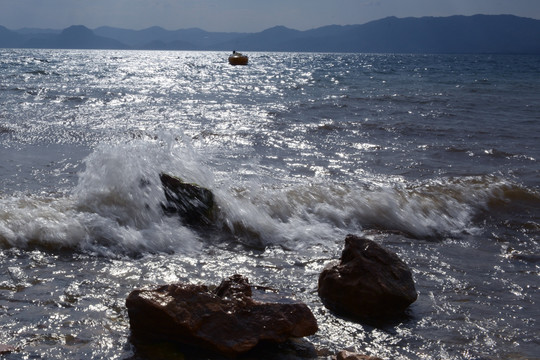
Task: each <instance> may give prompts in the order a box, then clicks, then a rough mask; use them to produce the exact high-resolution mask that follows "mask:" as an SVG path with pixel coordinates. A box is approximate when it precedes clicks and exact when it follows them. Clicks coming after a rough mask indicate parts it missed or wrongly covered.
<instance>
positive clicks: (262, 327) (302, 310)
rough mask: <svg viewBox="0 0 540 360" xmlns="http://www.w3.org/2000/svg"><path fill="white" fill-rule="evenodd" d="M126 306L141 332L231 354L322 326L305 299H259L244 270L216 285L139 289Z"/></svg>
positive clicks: (135, 332) (134, 331) (134, 327)
mask: <svg viewBox="0 0 540 360" xmlns="http://www.w3.org/2000/svg"><path fill="white" fill-rule="evenodd" d="M126 306H127V308H128V314H129V321H130V326H131V331H132V335H133V336H135V337H142V338H145V339H155V340H159V341H163V340H166V341H173V342H177V343H181V344H185V345H188V346H190V347H199V348H202V349H205V350H211V351H213V352H217V353H219V354H222V355H225V356H229V357H234V356H237V355H239V354H242V353H245V352H247V351H249V350H251V349H253V348H254V347H255V346H256V345H257V344H259V343H260V342H261V341H264V342H275V343H281V342H284V341H286V340H288V339H289V338H299V337H304V336H308V335H312V334H314V333H315V332H316V331H317V321H316V319H315V317H314V316H313V314H312V312H311V310H310V309H309V308H308V307H307V306H306V305H305V304H303V303H299V302H293V301H291V300H288V301H285V302H283V303H282V302H261V301H256V300H254V299H253V298H252V287H251V285H250V284H249V282H248V280H247V279H246V278H244V277H242V276H240V275H235V276H232V277H230V278H229V279H227V280H224V281H223V282H222V283H221V284H220V285H219V286H218V287H217V288H216V289H215V290H210V288H209V287H207V286H205V285H193V284H171V285H164V286H161V287H158V288H156V289H151V290H134V291H133V292H131V293H130V294H129V296H128V297H127V299H126Z"/></svg>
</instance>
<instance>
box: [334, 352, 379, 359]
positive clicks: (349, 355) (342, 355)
mask: <svg viewBox="0 0 540 360" xmlns="http://www.w3.org/2000/svg"><path fill="white" fill-rule="evenodd" d="M332 359H333V360H382V359H381V358H379V357H375V356H369V355H363V354H357V353H353V352H350V351H347V350H343V351H340V352H339V353H338V354H337V355H336V356H334V357H333V358H332Z"/></svg>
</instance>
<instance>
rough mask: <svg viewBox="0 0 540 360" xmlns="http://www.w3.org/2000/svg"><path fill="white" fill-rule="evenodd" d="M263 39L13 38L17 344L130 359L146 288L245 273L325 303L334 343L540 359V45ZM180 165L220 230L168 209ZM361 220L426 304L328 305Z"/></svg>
mask: <svg viewBox="0 0 540 360" xmlns="http://www.w3.org/2000/svg"><path fill="white" fill-rule="evenodd" d="M248 55H249V56H250V64H249V65H248V66H240V67H233V66H230V65H229V64H228V63H227V56H228V54H226V53H220V52H159V51H154V52H144V51H82V50H81V51H77V50H31V49H30V50H27V49H25V50H12V49H1V50H0V160H1V161H0V324H1V326H2V332H0V344H10V345H16V346H18V347H20V348H21V351H19V352H14V353H12V354H9V355H5V356H4V357H5V358H6V359H36V358H43V359H127V358H131V357H133V356H134V353H135V349H134V347H133V346H132V345H131V343H130V341H129V323H128V316H127V311H126V309H125V298H126V296H127V294H128V293H129V292H130V291H131V290H133V289H135V288H140V287H143V286H151V285H156V284H163V283H171V282H179V281H181V282H193V283H205V284H217V283H219V282H220V280H221V279H223V278H225V277H228V276H230V275H232V274H235V273H240V274H243V275H245V276H247V277H248V278H249V279H250V282H251V283H254V284H259V285H264V286H269V287H272V288H275V289H278V290H279V291H280V293H281V294H283V295H286V296H290V297H293V298H295V299H298V300H301V301H303V302H305V303H306V304H307V305H308V306H309V307H310V308H311V310H312V311H313V313H314V314H315V316H316V317H317V320H318V323H319V328H320V329H319V331H318V333H317V334H316V335H314V336H311V337H309V338H307V340H308V341H309V342H310V343H312V344H313V346H314V347H315V348H316V349H317V350H319V352H320V353H321V354H324V353H334V352H335V351H337V350H341V349H344V348H348V349H354V350H356V351H358V352H361V353H366V354H370V355H376V356H380V357H382V358H385V359H539V358H540V340H539V339H540V324H539V320H540V306H539V304H540V291H539V284H540V281H539V272H540V237H539V236H540V211H539V210H540V176H539V170H540V164H539V159H540V146H539V145H538V144H540V76H539V74H540V57H534V56H533V57H529V56H502V55H367V54H308V53H251V54H248ZM161 172H166V173H169V174H172V175H176V176H180V177H182V178H183V179H185V180H186V181H188V182H195V183H198V184H200V185H203V186H205V187H207V188H209V189H211V190H212V191H213V192H214V194H215V197H216V202H217V205H218V216H217V219H216V226H215V227H214V228H212V229H208V230H207V231H206V230H201V229H199V230H195V229H193V228H190V227H189V226H185V225H184V224H182V222H181V221H180V220H179V219H176V218H174V217H167V216H165V215H164V214H163V212H162V210H161V203H162V202H163V201H164V198H165V197H164V194H163V190H162V188H161V186H160V182H159V174H160V173H161ZM349 233H353V234H358V235H364V236H367V237H369V238H370V239H372V240H374V241H376V242H378V243H379V244H381V245H382V246H384V247H386V248H388V249H390V250H391V251H394V252H395V253H397V254H398V255H399V256H400V257H401V258H402V259H403V260H404V261H405V262H406V263H407V264H408V265H409V266H410V267H411V269H412V272H413V276H414V280H415V283H416V288H417V291H418V294H419V297H418V300H417V301H416V302H415V303H414V304H413V305H412V306H411V307H410V309H409V310H408V312H407V317H406V318H404V319H402V320H400V321H397V322H396V323H394V324H388V325H385V326H382V327H373V326H370V325H367V324H360V323H355V322H351V321H348V320H347V319H342V318H339V317H336V316H334V315H333V314H332V313H330V312H329V311H327V310H326V309H325V308H324V306H323V305H322V304H321V301H320V299H319V297H318V295H317V279H318V276H319V273H320V271H321V270H322V268H323V267H324V265H325V264H327V263H328V262H329V261H331V260H334V259H337V258H339V256H340V253H341V250H342V249H343V243H344V238H345V236H346V235H347V234H349ZM320 358H321V359H324V358H326V356H325V355H321V356H320Z"/></svg>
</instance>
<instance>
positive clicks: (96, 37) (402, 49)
mask: <svg viewBox="0 0 540 360" xmlns="http://www.w3.org/2000/svg"><path fill="white" fill-rule="evenodd" d="M0 47H3V48H48V49H54V48H59V49H148V50H227V51H230V50H232V49H236V50H239V51H295V52H296V51H298V52H363V53H503V54H510V53H512V54H513V53H517V54H540V20H535V19H529V18H524V17H517V16H513V15H474V16H450V17H422V18H396V17H388V18H384V19H381V20H376V21H372V22H369V23H366V24H363V25H346V26H338V25H331V26H324V27H320V28H317V29H313V30H306V31H299V30H293V29H289V28H286V27H283V26H276V27H273V28H270V29H267V30H264V31H262V32H258V33H227V32H208V31H204V30H201V29H183V30H174V31H170V30H165V29H163V28H160V27H151V28H148V29H144V30H127V29H119V28H113V27H99V28H97V29H94V30H90V29H88V28H86V27H84V26H80V25H79V26H71V27H69V28H67V29H64V30H51V29H31V28H24V29H20V30H9V29H7V28H5V27H3V26H0Z"/></svg>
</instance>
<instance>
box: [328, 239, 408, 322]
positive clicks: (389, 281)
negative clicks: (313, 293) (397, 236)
mask: <svg viewBox="0 0 540 360" xmlns="http://www.w3.org/2000/svg"><path fill="white" fill-rule="evenodd" d="M318 291H319V296H320V297H321V300H322V301H323V303H324V304H325V305H326V306H327V307H328V308H330V309H331V310H334V311H335V312H337V313H340V314H343V315H346V316H350V317H353V318H359V319H374V318H375V319H376V318H387V317H390V316H394V315H398V314H401V313H403V311H404V310H405V309H406V308H407V307H408V306H409V305H410V304H412V303H413V302H414V301H415V300H416V298H417V297H418V294H417V292H416V289H415V286H414V281H413V278H412V273H411V271H410V269H409V267H408V266H407V264H405V263H404V262H403V261H402V260H401V259H399V258H398V256H397V255H396V254H394V253H392V252H390V251H388V250H386V249H384V248H382V247H381V246H379V245H378V244H377V243H375V242H373V241H371V240H368V239H364V238H361V237H358V236H354V235H348V236H347V238H346V239H345V248H344V250H343V252H342V255H341V261H340V262H339V263H331V264H329V265H327V266H326V267H325V269H324V270H323V271H322V272H321V274H320V276H319V284H318Z"/></svg>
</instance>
